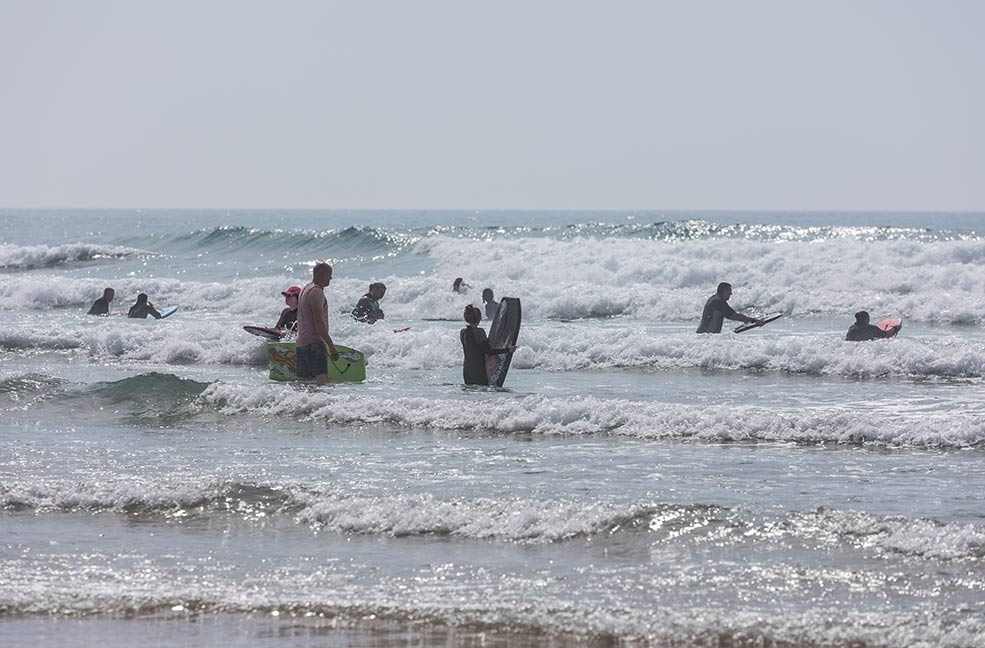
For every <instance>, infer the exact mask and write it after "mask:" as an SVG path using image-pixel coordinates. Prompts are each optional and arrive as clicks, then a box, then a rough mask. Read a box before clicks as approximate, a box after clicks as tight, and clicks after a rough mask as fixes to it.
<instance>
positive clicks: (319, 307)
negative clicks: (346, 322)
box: [312, 290, 339, 360]
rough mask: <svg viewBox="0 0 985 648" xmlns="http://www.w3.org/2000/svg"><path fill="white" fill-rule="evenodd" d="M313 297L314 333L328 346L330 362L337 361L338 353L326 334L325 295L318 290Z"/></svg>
mask: <svg viewBox="0 0 985 648" xmlns="http://www.w3.org/2000/svg"><path fill="white" fill-rule="evenodd" d="M313 297H314V301H315V303H314V304H312V306H313V310H314V311H315V332H316V333H317V334H318V337H319V338H320V339H321V340H322V341H323V342H324V343H325V344H327V345H328V355H330V356H332V360H338V359H339V352H338V351H336V350H335V343H334V342H332V338H331V336H330V335H329V334H328V301H327V300H326V299H325V293H324V291H321V290H319V291H318V293H317V294H316V295H313Z"/></svg>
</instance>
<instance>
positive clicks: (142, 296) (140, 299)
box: [137, 293, 147, 304]
mask: <svg viewBox="0 0 985 648" xmlns="http://www.w3.org/2000/svg"><path fill="white" fill-rule="evenodd" d="M137 303H138V304H146V303H147V293H140V294H139V295H137Z"/></svg>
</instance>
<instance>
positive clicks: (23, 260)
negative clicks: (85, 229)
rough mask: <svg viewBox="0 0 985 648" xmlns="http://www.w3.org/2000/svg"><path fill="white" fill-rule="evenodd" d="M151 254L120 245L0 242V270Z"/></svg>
mask: <svg viewBox="0 0 985 648" xmlns="http://www.w3.org/2000/svg"><path fill="white" fill-rule="evenodd" d="M148 254H149V253H147V252H145V251H143V250H137V249H134V248H128V247H122V246H119V245H105V244H95V243H68V244H65V245H0V270H8V271H14V270H34V269H36V268H50V267H54V266H60V265H64V264H67V263H81V262H84V261H97V260H100V259H125V258H128V257H136V256H146V255H148Z"/></svg>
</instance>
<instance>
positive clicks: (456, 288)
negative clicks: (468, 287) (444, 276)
mask: <svg viewBox="0 0 985 648" xmlns="http://www.w3.org/2000/svg"><path fill="white" fill-rule="evenodd" d="M462 281H463V279H462V278H461V277H455V281H454V282H452V284H451V289H452V291H454V292H458V291H459V290H461V288H462Z"/></svg>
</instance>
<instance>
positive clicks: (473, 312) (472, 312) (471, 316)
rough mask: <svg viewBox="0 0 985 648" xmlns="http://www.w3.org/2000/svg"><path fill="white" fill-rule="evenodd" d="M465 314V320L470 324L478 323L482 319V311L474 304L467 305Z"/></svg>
mask: <svg viewBox="0 0 985 648" xmlns="http://www.w3.org/2000/svg"><path fill="white" fill-rule="evenodd" d="M463 316H464V317H465V321H466V322H468V323H469V324H478V323H479V322H481V321H482V311H480V310H479V309H478V308H476V307H475V306H473V305H472V304H469V305H468V306H466V307H465V313H464V315H463Z"/></svg>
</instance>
